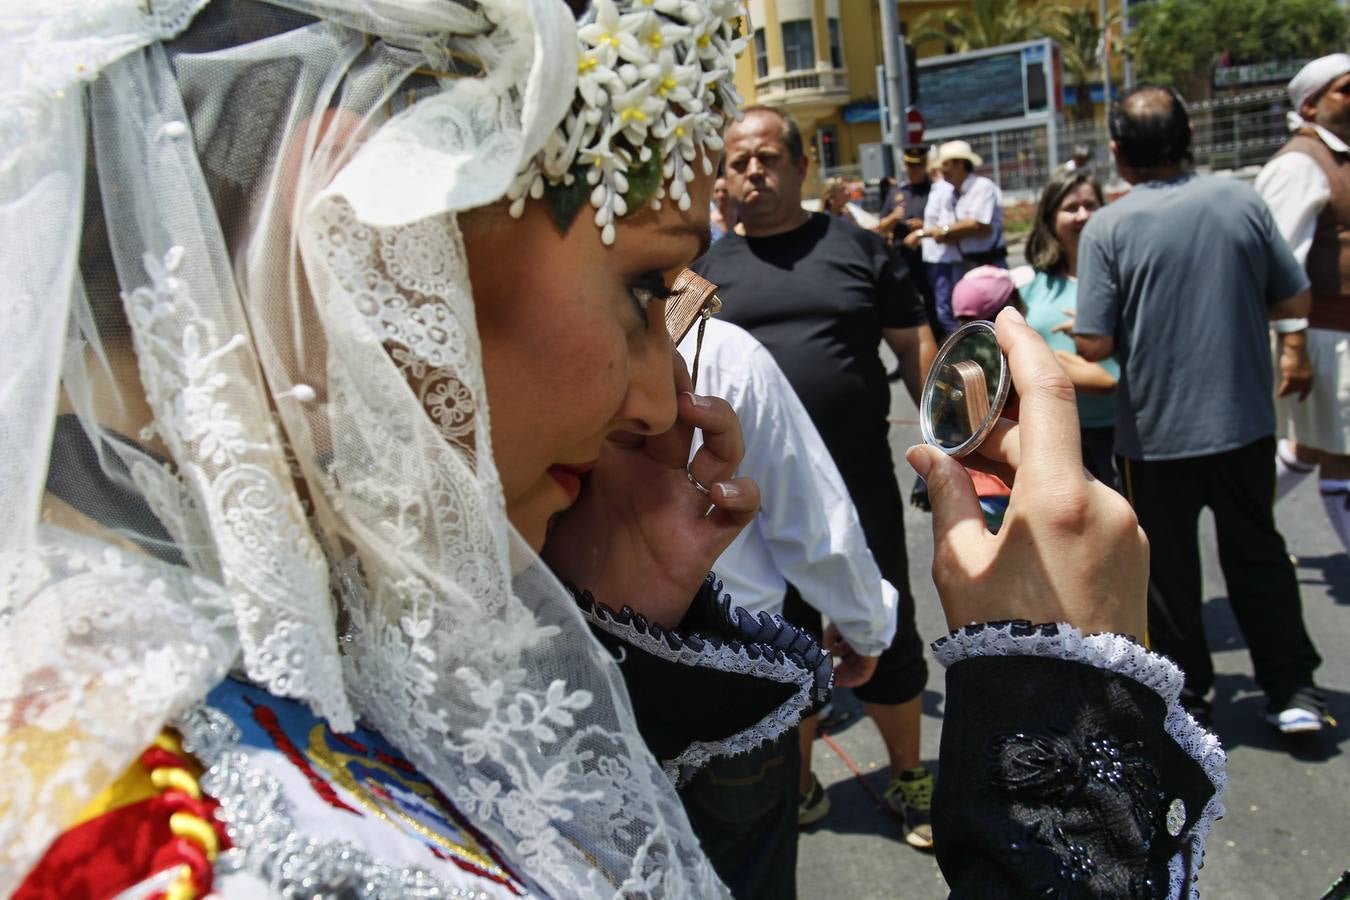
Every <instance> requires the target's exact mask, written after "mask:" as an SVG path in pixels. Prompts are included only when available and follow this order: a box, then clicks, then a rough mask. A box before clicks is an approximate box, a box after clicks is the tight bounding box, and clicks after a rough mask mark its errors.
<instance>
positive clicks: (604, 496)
mask: <svg viewBox="0 0 1350 900" xmlns="http://www.w3.org/2000/svg"><path fill="white" fill-rule="evenodd" d="M676 360H677V368H678V370H679V371H678V374H677V376H676V378H677V382H678V387H679V389H680V390H681V391H682V393H680V394H679V396H678V398H677V402H678V404H679V409H678V418H677V419H676V422H675V427H674V428H672V429H671V430H670V431H667V432H666V433H665V434H660V435H655V436H652V437H645V438H644V437H642V436H641V435H635V434H630V433H627V432H616V433H615V434H612V435H610V437H609V439H608V440H607V441H606V442H605V445H604V447H603V448H602V449H601V451H600V458H599V460H598V461H597V462H596V465H595V468H594V469H592V470H591V473H590V476H589V477H588V478H587V481H586V485H585V486H584V487H583V489H582V492H581V496H580V497H579V498H578V499H577V502H576V504H575V505H574V506H573V507H572V508H571V509H569V510H568V511H567V512H565V513H563V514H562V515H561V516H560V517H559V519H558V521H557V522H556V523H555V524H554V526H553V528H552V529H551V530H550V531H549V536H548V539H547V540H546V541H545V543H544V549H543V551H542V553H543V557H544V560H545V561H546V562H547V563H548V564H549V566H550V567H551V568H552V569H553V571H554V572H555V573H556V574H557V575H558V577H559V578H562V579H563V580H566V581H570V582H572V583H573V584H575V585H577V586H578V587H580V588H583V589H586V590H589V591H590V592H591V593H592V594H593V595H594V596H595V598H596V599H597V600H599V601H600V602H601V603H604V604H606V605H607V606H610V607H612V608H614V609H618V608H620V607H622V606H625V605H627V606H631V607H632V608H633V609H634V610H636V611H637V612H640V613H642V614H643V615H644V616H646V617H647V618H648V619H649V620H651V621H653V622H656V623H658V624H660V625H661V626H662V627H666V628H668V627H672V626H674V625H675V624H677V623H678V622H679V621H680V619H682V618H683V617H684V614H685V612H686V611H687V610H688V608H689V603H690V601H691V600H692V599H693V597H694V595H695V594H696V593H697V592H698V589H699V587H700V586H701V585H702V584H703V579H704V578H705V577H706V576H707V574H708V571H709V570H710V569H711V568H712V566H713V563H714V562H715V561H716V560H717V557H718V556H720V555H721V553H722V551H723V550H725V549H726V548H727V546H728V545H729V544H730V543H731V541H732V540H733V539H734V538H735V537H736V535H737V534H738V533H740V530H741V529H742V528H744V527H745V526H746V525H747V524H748V523H749V522H750V520H751V519H753V518H754V516H755V513H756V512H757V511H758V510H759V487H758V486H757V485H756V484H755V482H754V481H753V480H751V479H749V478H736V477H735V474H736V467H737V466H739V465H740V462H741V457H742V456H743V455H744V453H745V445H744V443H743V442H742V440H741V427H740V422H739V421H738V420H737V419H736V414H735V413H734V412H733V411H732V409H731V407H730V406H729V405H727V402H726V401H725V400H722V399H720V398H717V397H698V396H695V395H694V394H693V393H691V392H690V391H689V388H690V386H691V385H690V381H689V375H688V373H687V372H685V371H684V366H683V363H682V362H680V361H679V357H678V356H676ZM695 428H701V429H703V446H702V447H700V448H699V450H698V453H696V454H695V455H694V458H693V459H692V460H690V459H689V446H690V443H691V441H692V439H693V434H694V429H695ZM686 461H688V463H689V465H688V474H687V473H686V470H685V462H686ZM691 474H692V476H693V478H694V479H697V481H698V482H699V483H700V484H702V485H704V486H705V487H707V488H708V489H709V492H708V494H704V493H702V492H701V491H699V490H698V488H696V487H695V486H694V484H693V482H691V481H690V477H689V476H690V475H691Z"/></svg>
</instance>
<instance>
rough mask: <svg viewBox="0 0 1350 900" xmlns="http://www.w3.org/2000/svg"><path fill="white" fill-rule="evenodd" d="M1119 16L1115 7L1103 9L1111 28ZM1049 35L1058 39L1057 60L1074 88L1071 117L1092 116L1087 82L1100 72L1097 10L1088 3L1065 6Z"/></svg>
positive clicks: (1099, 26) (1084, 118)
mask: <svg viewBox="0 0 1350 900" xmlns="http://www.w3.org/2000/svg"><path fill="white" fill-rule="evenodd" d="M1119 20H1120V16H1119V14H1117V13H1116V12H1115V11H1112V12H1109V13H1107V16H1106V22H1107V25H1108V26H1109V27H1111V28H1112V30H1113V31H1114V30H1116V23H1117V22H1118V21H1119ZM1049 33H1050V37H1052V38H1054V39H1055V40H1056V41H1058V42H1059V49H1060V61H1061V63H1062V64H1063V66H1064V74H1065V76H1066V77H1067V78H1068V80H1069V82H1070V83H1071V84H1072V85H1073V86H1074V88H1075V89H1076V90H1077V93H1078V97H1077V99H1076V100H1075V101H1074V118H1075V119H1077V120H1078V121H1080V122H1081V121H1090V120H1091V119H1092V97H1091V95H1090V94H1089V93H1088V85H1089V84H1091V83H1092V82H1094V81H1100V80H1101V76H1102V56H1101V52H1100V50H1101V46H1102V28H1101V25H1100V24H1099V23H1098V22H1097V11H1096V10H1095V9H1092V8H1090V7H1082V8H1079V9H1070V10H1065V11H1064V12H1062V13H1060V15H1059V17H1058V19H1057V20H1055V21H1054V22H1053V23H1052V24H1051V26H1050V29H1049Z"/></svg>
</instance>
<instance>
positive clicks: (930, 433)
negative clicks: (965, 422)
mask: <svg viewBox="0 0 1350 900" xmlns="http://www.w3.org/2000/svg"><path fill="white" fill-rule="evenodd" d="M973 335H987V336H988V338H989V340H990V341H992V342H993V344H994V346H995V347H996V348H998V362H999V370H998V385H997V387H996V389H995V391H994V394H993V396H992V397H990V399H989V412H988V413H987V414H986V415H985V417H984V421H983V422H982V423H980V427H978V428H976V429H975V431H974V432H973V433H972V434H971V436H970V437H969V438H968V439H966V440H965V441H964V442H963V443H961V444H958V445H956V446H954V447H947V446H943V445H942V444H941V443H939V442H938V439H937V436H936V434H935V432H934V429H933V417H932V408H933V394H934V393H935V392H936V390H937V384H938V375H939V373H940V372H941V371H942V369H943V367H944V366H945V365H946V363H947V357H948V356H949V355H950V354H951V352H952V349H953V348H954V347H956V345H957V344H959V343H961V341H963V340H965V339H966V338H969V337H971V336H973ZM1010 381H1011V378H1010V376H1009V374H1008V357H1006V356H1005V355H1004V354H1003V350H1002V348H999V347H998V335H997V334H996V333H995V331H994V323H993V322H988V321H983V320H981V321H976V322H969V323H967V324H965V325H962V326H961V327H960V328H958V329H956V330H955V331H953V332H952V333H951V334H950V335H949V336H948V337H947V339H946V340H945V341H943V342H942V347H941V348H939V349H938V352H937V356H936V357H934V359H933V365H932V367H931V368H929V370H928V376H927V377H926V378H925V379H924V382H923V393H922V394H921V395H920V396H919V428H920V429H921V430H922V431H923V439H924V442H925V443H928V444H931V445H933V446H934V447H937V448H938V449H939V450H941V451H942V452H943V453H945V454H947V455H948V456H952V457H955V458H957V459H960V458H961V457H963V456H965V455H967V454H969V453H971V452H972V451H974V450H975V449H976V448H978V447H979V446H980V445H981V444H983V443H984V441H985V438H987V437H989V434H990V433H991V432H992V431H993V430H994V426H995V425H997V424H998V420H999V416H1001V415H1002V414H1003V405H1004V404H1005V403H1006V402H1007V400H1008V385H1009V382H1010Z"/></svg>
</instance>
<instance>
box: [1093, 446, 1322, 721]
mask: <svg viewBox="0 0 1350 900" xmlns="http://www.w3.org/2000/svg"><path fill="white" fill-rule="evenodd" d="M1117 463H1118V464H1119V466H1120V474H1121V481H1122V482H1123V484H1124V487H1125V495H1126V497H1128V498H1129V500H1130V503H1131V505H1132V506H1134V511H1135V514H1136V515H1138V517H1139V524H1140V525H1141V526H1142V527H1143V529H1144V533H1145V534H1146V535H1148V543H1149V551H1150V566H1149V607H1148V615H1149V618H1148V635H1149V640H1150V644H1151V646H1152V648H1153V649H1154V650H1156V651H1158V652H1159V653H1162V654H1165V655H1166V656H1170V657H1171V658H1172V659H1173V660H1175V661H1176V663H1177V665H1179V666H1181V669H1182V671H1184V672H1185V673H1186V692H1187V693H1188V694H1191V695H1194V696H1197V697H1201V696H1204V695H1205V694H1207V693H1208V692H1209V690H1210V688H1212V687H1213V686H1214V663H1213V660H1211V659H1210V655H1209V645H1208V644H1207V643H1206V641H1205V630H1204V623H1203V620H1202V616H1201V603H1202V600H1203V598H1202V595H1201V585H1200V541H1199V534H1198V527H1199V518H1200V510H1201V508H1203V507H1206V506H1207V507H1209V508H1210V510H1211V511H1212V512H1213V513H1214V528H1215V531H1216V533H1217V535H1218V542H1219V564H1220V566H1221V567H1222V569H1223V577H1224V581H1225V582H1226V583H1227V585H1228V602H1229V603H1231V604H1232V606H1233V615H1234V616H1235V617H1236V618H1237V623H1238V627H1239V628H1241V629H1242V634H1243V637H1245V638H1246V641H1247V647H1248V650H1249V651H1250V652H1251V656H1252V668H1253V670H1254V672H1255V675H1256V681H1257V683H1258V684H1259V685H1260V686H1261V689H1262V690H1264V691H1265V692H1266V696H1267V698H1268V699H1269V700H1270V701H1271V702H1272V703H1273V704H1276V705H1278V704H1281V703H1283V702H1284V701H1285V700H1287V699H1288V697H1289V694H1290V693H1292V692H1293V691H1294V690H1295V689H1296V688H1298V687H1302V686H1306V685H1310V684H1312V673H1313V670H1314V669H1316V668H1317V666H1318V665H1320V664H1321V662H1322V660H1321V658H1320V657H1319V656H1318V655H1317V651H1316V650H1315V649H1314V648H1313V644H1312V640H1311V639H1310V638H1309V637H1308V631H1307V628H1305V627H1304V624H1303V608H1302V602H1301V600H1300V599H1299V591H1298V580H1297V578H1296V576H1295V574H1294V567H1293V564H1292V563H1291V562H1290V561H1289V554H1288V551H1287V550H1286V549H1285V544H1284V538H1283V537H1281V536H1280V533H1279V531H1277V530H1276V528H1275V511H1274V502H1275V438H1274V437H1266V438H1262V439H1261V440H1259V441H1256V442H1254V443H1251V444H1248V445H1246V446H1245V447H1239V448H1238V449H1236V450H1229V451H1226V452H1224V453H1216V454H1213V455H1211V456H1201V457H1194V458H1191V459H1177V460H1161V461H1141V460H1136V459H1125V458H1120V459H1118V460H1117Z"/></svg>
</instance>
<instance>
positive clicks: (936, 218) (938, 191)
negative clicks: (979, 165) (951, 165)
mask: <svg viewBox="0 0 1350 900" xmlns="http://www.w3.org/2000/svg"><path fill="white" fill-rule="evenodd" d="M955 221H956V192H955V191H954V190H953V189H952V186H951V183H950V182H948V181H947V180H946V179H938V180H936V181H934V182H933V186H932V188H930V189H929V192H928V202H927V203H926V204H925V205H924V208H923V227H922V228H919V229H916V230H914V231H911V232H910V233H909V234H907V235H905V237H904V243H905V246H906V247H914V246H915V245H918V246H919V247H920V252H921V253H922V255H923V261H924V263H925V265H924V268H925V269H926V270H927V274H928V285H929V287H930V288H931V289H932V291H933V305H934V307H935V308H936V310H937V320H938V323H939V324H940V325H941V326H942V329H943V333H944V334H951V333H952V332H953V331H955V330H956V329H957V328H960V327H961V323H960V322H958V321H956V316H955V315H953V314H952V288H954V287H955V286H956V281H957V275H956V266H957V263H959V262H960V261H961V251H960V250H959V249H958V248H957V246H956V244H940V243H938V240H937V238H936V237H934V235H937V234H941V233H942V229H943V228H947V229H948V230H949V231H950V229H951V226H952V224H953V223H954V222H955Z"/></svg>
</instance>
